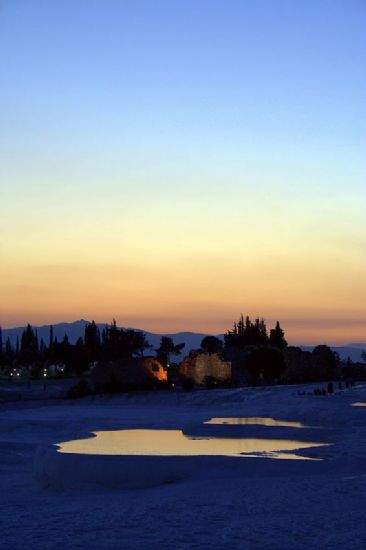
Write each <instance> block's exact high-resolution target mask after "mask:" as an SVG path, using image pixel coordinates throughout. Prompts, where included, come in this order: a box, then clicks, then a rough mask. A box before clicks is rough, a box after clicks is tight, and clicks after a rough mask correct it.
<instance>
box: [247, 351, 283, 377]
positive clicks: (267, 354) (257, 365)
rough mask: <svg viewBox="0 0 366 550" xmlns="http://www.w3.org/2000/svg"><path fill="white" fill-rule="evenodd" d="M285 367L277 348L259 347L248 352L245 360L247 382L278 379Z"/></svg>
mask: <svg viewBox="0 0 366 550" xmlns="http://www.w3.org/2000/svg"><path fill="white" fill-rule="evenodd" d="M285 369H286V364H285V361H284V358H283V355H282V353H281V351H280V350H279V349H276V348H272V347H261V348H257V349H254V350H253V351H252V352H251V353H249V355H248V357H247V360H246V370H247V372H248V373H249V382H250V383H252V384H258V382H261V381H263V382H265V383H271V382H276V381H278V380H279V378H280V377H281V375H282V374H283V372H284V371H285Z"/></svg>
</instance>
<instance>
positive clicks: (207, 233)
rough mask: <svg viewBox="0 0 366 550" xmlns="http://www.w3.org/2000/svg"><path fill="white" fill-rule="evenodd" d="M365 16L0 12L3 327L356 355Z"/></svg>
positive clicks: (254, 6) (248, 4)
mask: <svg viewBox="0 0 366 550" xmlns="http://www.w3.org/2000/svg"><path fill="white" fill-rule="evenodd" d="M365 28H366V3H365V2H364V1H362V0H342V1H340V0H320V1H319V0H299V1H297V2H293V1H290V0H276V2H274V1H273V0H228V1H224V0H220V1H219V0H185V1H184V2H180V1H178V0H154V2H152V1H151V0H63V1H62V2H49V1H48V0H0V113H1V119H0V120H1V123H0V189H1V193H0V323H1V324H2V326H3V327H11V326H17V325H23V324H25V323H27V322H30V323H32V324H46V323H56V322H59V321H72V320H75V319H79V318H82V317H83V318H87V319H95V320H96V321H99V322H106V321H110V320H111V319H112V318H116V319H117V322H118V323H119V324H120V325H123V326H134V327H138V328H143V329H146V330H151V331H155V332H175V331H179V330H191V331H200V332H207V333H218V332H222V331H225V330H227V329H228V328H230V327H231V326H232V324H233V322H234V321H235V320H236V319H237V318H238V317H239V315H240V313H243V314H244V315H245V314H249V315H250V316H252V317H256V316H263V317H264V318H265V319H266V320H267V324H268V325H269V326H272V325H273V324H274V322H275V321H276V320H277V319H278V320H280V322H281V325H282V326H283V328H284V329H285V332H286V336H287V339H288V340H289V341H290V343H303V344H307V343H310V344H311V343H323V342H326V343H329V344H336V343H347V342H356V341H363V342H365V341H366V254H365V250H366V217H365V212H366V154H365V151H366V101H365V100H366V64H365V59H366V33H365Z"/></svg>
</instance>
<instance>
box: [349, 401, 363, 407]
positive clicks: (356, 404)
mask: <svg viewBox="0 0 366 550" xmlns="http://www.w3.org/2000/svg"><path fill="white" fill-rule="evenodd" d="M352 407H366V403H363V402H362V401H357V402H356V403H352Z"/></svg>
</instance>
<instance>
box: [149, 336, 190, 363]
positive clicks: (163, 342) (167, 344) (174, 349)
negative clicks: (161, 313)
mask: <svg viewBox="0 0 366 550" xmlns="http://www.w3.org/2000/svg"><path fill="white" fill-rule="evenodd" d="M184 346H185V344H184V343H181V344H174V342H173V340H172V339H171V338H169V336H162V337H161V339H160V346H159V347H158V349H157V350H155V351H156V356H157V358H158V359H159V361H160V362H161V363H162V365H163V366H164V367H165V368H167V367H169V365H170V357H171V355H175V356H177V355H180V354H181V352H182V349H183V348H184Z"/></svg>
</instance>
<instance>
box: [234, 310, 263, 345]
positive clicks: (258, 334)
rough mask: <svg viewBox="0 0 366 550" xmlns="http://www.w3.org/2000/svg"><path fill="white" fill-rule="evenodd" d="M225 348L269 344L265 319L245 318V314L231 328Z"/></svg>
mask: <svg viewBox="0 0 366 550" xmlns="http://www.w3.org/2000/svg"><path fill="white" fill-rule="evenodd" d="M224 340H225V348H230V347H234V348H237V349H243V348H244V347H245V346H261V345H266V344H268V334H267V327H266V324H265V322H264V319H263V318H262V319H259V317H257V318H256V319H255V320H254V322H252V321H251V320H250V318H249V317H248V316H247V317H246V318H245V320H244V317H243V315H241V316H240V319H239V321H238V322H237V323H234V326H233V328H232V329H231V330H229V331H228V332H227V333H226V334H225V336H224Z"/></svg>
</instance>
